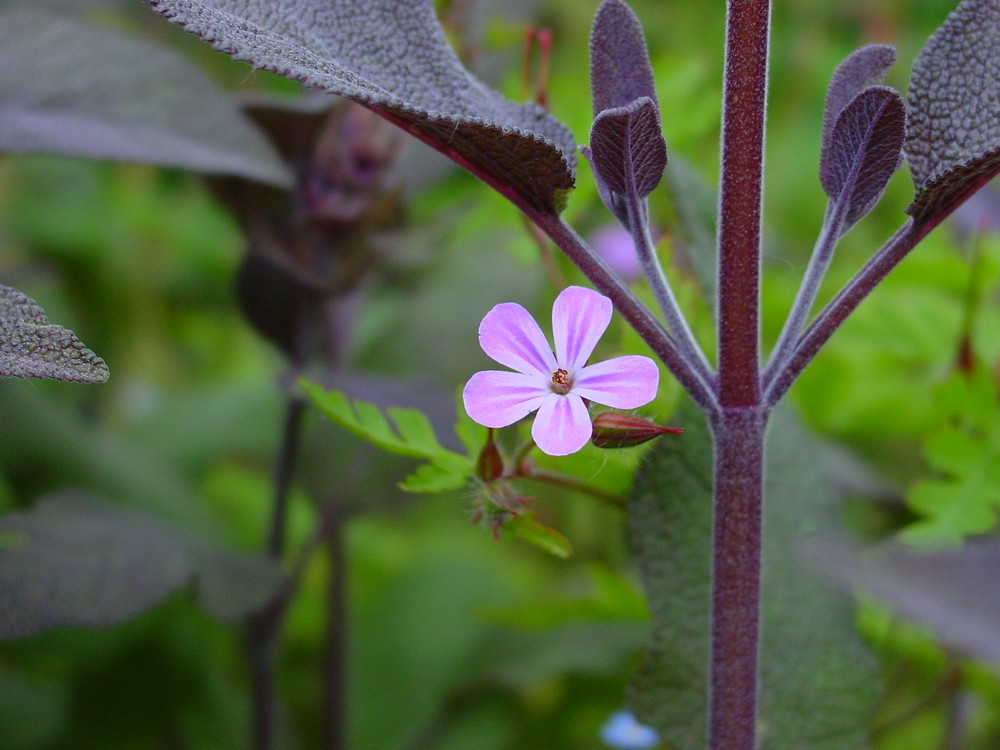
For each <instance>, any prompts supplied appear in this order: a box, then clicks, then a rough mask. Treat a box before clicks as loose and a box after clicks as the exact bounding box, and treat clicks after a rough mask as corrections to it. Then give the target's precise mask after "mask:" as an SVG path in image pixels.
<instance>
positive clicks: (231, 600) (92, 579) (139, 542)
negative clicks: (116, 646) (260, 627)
mask: <svg viewBox="0 0 1000 750" xmlns="http://www.w3.org/2000/svg"><path fill="white" fill-rule="evenodd" d="M192 580H197V581H198V583H199V598H200V601H201V603H202V605H203V606H204V607H205V609H206V610H207V611H208V612H209V613H210V614H212V615H213V616H216V617H219V618H222V619H237V618H239V617H242V616H245V615H246V614H248V613H249V612H252V611H253V610H255V609H257V608H258V607H260V606H261V605H263V604H264V603H265V602H266V601H267V600H268V598H269V597H270V596H272V595H273V594H274V592H275V591H276V589H277V587H278V585H279V584H280V581H281V571H280V569H278V568H277V567H276V566H275V565H274V564H273V563H271V562H270V561H269V560H267V559H266V558H262V557H255V556H252V555H248V554H244V553H239V552H235V551H233V550H229V549H223V548H217V547H212V546H210V545H209V544H208V543H206V542H205V541H203V540H201V539H200V538H195V537H191V536H187V535H185V534H183V533H182V532H180V531H178V530H177V529H175V528H173V527H171V526H170V525H169V524H167V523H165V522H164V521H161V520H160V519H158V518H156V517H154V516H152V515H149V514H148V513H145V512H143V511H141V510H139V509H137V508H130V507H125V506H120V505H114V504H111V503H107V502H103V501H101V500H98V499H96V498H94V497H91V496H89V495H82V494H79V493H69V492H67V493H62V494H60V495H53V496H51V497H49V498H47V499H45V500H42V501H40V502H39V503H38V504H37V505H36V506H35V507H34V508H32V509H31V510H28V511H21V512H16V513H8V514H7V515H5V516H3V517H2V518H0V639H6V638H19V637H24V636H28V635H33V634H35V633H40V632H43V631H45V630H48V629H50V628H53V627H56V626H59V625H87V626H94V627H107V626H111V625H116V624H118V623H122V622H125V621H127V620H130V619H132V618H133V617H136V616H137V615H139V614H141V613H142V612H144V611H146V610H147V609H149V608H150V607H153V606H155V605H156V604H158V603H160V602H161V601H163V600H164V599H165V598H166V597H167V596H169V595H170V594H172V593H173V592H175V591H176V590H177V589H179V588H180V587H182V586H184V585H186V584H188V583H189V582H190V581H192Z"/></svg>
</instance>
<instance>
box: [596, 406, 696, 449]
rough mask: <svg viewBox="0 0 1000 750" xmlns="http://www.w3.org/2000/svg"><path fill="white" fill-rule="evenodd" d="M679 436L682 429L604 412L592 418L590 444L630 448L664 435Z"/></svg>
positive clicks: (626, 415)
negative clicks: (592, 427) (592, 425)
mask: <svg viewBox="0 0 1000 750" xmlns="http://www.w3.org/2000/svg"><path fill="white" fill-rule="evenodd" d="M667 432H669V433H671V434H673V435H680V434H681V433H682V432H684V428H683V427H661V426H660V425H658V424H654V423H653V422H650V421H649V420H648V419H643V418H642V417H636V416H633V415H631V414H622V413H620V412H615V411H606V412H604V413H603V414H598V415H597V416H596V417H594V433H593V435H592V436H591V438H590V440H591V442H592V443H593V444H594V445H596V446H597V447H598V448H631V447H632V446H633V445H641V444H642V443H645V442H646V441H647V440H652V439H653V438H655V437H659V436H660V435H663V434H665V433H667Z"/></svg>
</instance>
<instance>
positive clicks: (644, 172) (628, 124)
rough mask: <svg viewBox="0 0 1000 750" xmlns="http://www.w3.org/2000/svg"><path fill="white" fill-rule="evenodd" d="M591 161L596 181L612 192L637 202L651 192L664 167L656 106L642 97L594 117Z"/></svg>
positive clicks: (662, 144)
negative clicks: (596, 177) (631, 196)
mask: <svg viewBox="0 0 1000 750" xmlns="http://www.w3.org/2000/svg"><path fill="white" fill-rule="evenodd" d="M590 158H591V162H592V164H593V166H594V170H595V171H596V173H597V176H598V179H599V180H600V181H601V182H603V183H604V184H605V186H606V187H607V188H608V189H610V190H611V191H612V192H614V193H618V194H619V195H633V196H635V197H637V198H639V199H642V198H645V197H646V196H647V195H649V194H650V193H651V192H653V190H654V189H655V188H656V186H657V185H658V184H659V182H660V179H661V178H662V177H663V170H664V168H666V166H667V144H666V142H665V141H664V140H663V135H662V134H661V133H660V116H659V113H658V112H657V111H656V102H654V101H653V100H652V99H650V98H649V97H642V98H641V99H636V100H635V101H633V102H631V103H629V104H627V105H625V106H624V107H614V108H613V109H605V110H604V111H602V112H601V113H600V114H599V115H597V118H596V119H595V120H594V125H593V127H592V128H591V130H590Z"/></svg>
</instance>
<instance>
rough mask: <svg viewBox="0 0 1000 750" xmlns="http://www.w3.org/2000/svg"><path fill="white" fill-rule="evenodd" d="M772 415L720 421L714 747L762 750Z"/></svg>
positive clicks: (726, 415)
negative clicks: (764, 552)
mask: <svg viewBox="0 0 1000 750" xmlns="http://www.w3.org/2000/svg"><path fill="white" fill-rule="evenodd" d="M766 422H767V412H766V410H764V409H760V408H755V407H751V408H746V409H727V410H726V411H724V412H723V414H722V415H721V417H720V418H719V419H716V420H714V421H713V425H712V428H713V433H714V437H715V514H714V518H715V526H714V536H713V549H712V559H713V561H714V563H713V566H714V569H713V578H712V668H711V683H710V685H711V705H710V709H709V748H710V750H753V749H754V748H755V747H756V746H757V745H756V717H757V661H758V650H759V648H758V644H759V637H760V626H759V619H760V555H761V509H762V505H763V499H764V497H763V496H764V491H763V482H764V470H763V465H764V436H765V430H766Z"/></svg>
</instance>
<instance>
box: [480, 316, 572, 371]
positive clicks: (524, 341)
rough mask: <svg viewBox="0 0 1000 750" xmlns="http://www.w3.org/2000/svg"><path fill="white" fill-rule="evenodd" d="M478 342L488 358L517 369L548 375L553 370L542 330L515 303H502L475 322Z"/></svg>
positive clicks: (549, 351) (549, 348)
mask: <svg viewBox="0 0 1000 750" xmlns="http://www.w3.org/2000/svg"><path fill="white" fill-rule="evenodd" d="M479 345H480V346H481V347H483V351H484V352H486V353H487V354H488V355H490V357H491V358H493V359H494V360H496V361H497V362H499V363H500V364H502V365H505V366H507V367H509V368H511V369H512V370H517V371H518V372H523V373H542V374H544V375H545V377H546V378H551V377H552V372H553V371H554V370H555V369H556V360H555V357H554V356H553V354H552V347H550V346H549V342H548V341H546V340H545V335H544V334H543V333H542V329H541V328H539V327H538V323H536V322H535V319H534V318H533V317H531V313H529V312H528V311H527V310H525V309H524V308H523V307H521V306H520V305H519V304H517V303H516V302H503V303H501V304H499V305H497V306H496V307H494V308H493V309H492V310H490V311H489V312H488V313H486V317H484V318H483V322H482V323H480V324H479Z"/></svg>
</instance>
